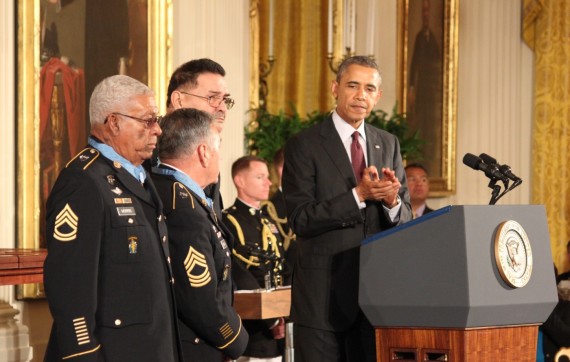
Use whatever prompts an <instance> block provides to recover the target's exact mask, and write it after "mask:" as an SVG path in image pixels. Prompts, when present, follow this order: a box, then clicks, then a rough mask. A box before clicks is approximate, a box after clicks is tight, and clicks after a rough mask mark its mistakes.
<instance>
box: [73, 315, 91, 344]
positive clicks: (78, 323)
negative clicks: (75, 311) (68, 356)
mask: <svg viewBox="0 0 570 362" xmlns="http://www.w3.org/2000/svg"><path fill="white" fill-rule="evenodd" d="M73 327H74V328H75V336H76V337H77V344H78V345H80V346H81V345H82V344H87V343H90V342H91V340H90V338H89V331H88V330H87V324H86V323H85V317H81V318H76V319H74V320H73Z"/></svg>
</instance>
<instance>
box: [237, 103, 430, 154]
mask: <svg viewBox="0 0 570 362" xmlns="http://www.w3.org/2000/svg"><path fill="white" fill-rule="evenodd" d="M251 112H253V113H254V114H255V118H254V119H252V120H251V121H250V122H249V124H248V126H247V127H246V129H245V146H246V149H247V150H248V153H249V154H252V155H256V156H259V157H261V158H263V159H264V160H266V161H267V162H268V163H271V162H272V161H273V156H274V155H275V153H276V152H277V150H279V149H280V148H281V147H283V146H284V145H285V143H286V142H287V140H288V139H289V137H291V136H293V135H294V134H296V133H298V132H300V131H301V130H303V129H305V128H308V127H311V126H312V125H314V124H316V123H319V122H322V121H323V120H324V119H326V118H327V117H328V116H329V112H319V111H314V112H312V113H309V114H307V116H306V117H305V118H302V117H301V116H299V114H298V113H297V111H296V110H294V111H293V113H292V114H290V115H289V114H286V113H285V112H284V111H283V110H281V111H280V112H279V113H278V114H271V113H269V112H267V111H266V110H263V109H253V110H251ZM366 122H368V123H370V124H371V125H373V126H375V127H377V128H380V129H383V130H385V131H387V132H390V133H392V134H393V135H394V136H396V137H397V138H398V140H399V141H400V151H401V153H402V158H403V159H404V160H405V159H407V158H410V159H414V160H418V159H421V152H420V147H421V145H422V144H423V142H424V141H422V140H421V139H420V138H419V132H415V133H413V134H411V135H410V134H409V131H408V124H407V122H406V114H405V113H398V111H397V105H394V108H393V109H392V114H391V115H390V116H388V113H386V112H384V111H383V110H380V109H378V110H373V111H372V112H371V113H370V116H368V118H366Z"/></svg>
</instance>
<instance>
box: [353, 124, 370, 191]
mask: <svg viewBox="0 0 570 362" xmlns="http://www.w3.org/2000/svg"><path fill="white" fill-rule="evenodd" d="M359 137H360V133H358V131H354V133H353V134H352V144H351V145H350V157H351V159H352V169H353V170H354V175H355V176H356V183H359V182H360V179H361V178H362V171H364V168H365V167H366V161H365V160H364V152H363V151H362V146H361V145H360V142H359V141H358V139H359Z"/></svg>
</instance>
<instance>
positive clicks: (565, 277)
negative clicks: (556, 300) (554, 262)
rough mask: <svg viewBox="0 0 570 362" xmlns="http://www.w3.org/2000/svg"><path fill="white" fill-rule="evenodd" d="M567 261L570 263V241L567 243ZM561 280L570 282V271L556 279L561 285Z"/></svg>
mask: <svg viewBox="0 0 570 362" xmlns="http://www.w3.org/2000/svg"><path fill="white" fill-rule="evenodd" d="M566 260H567V261H568V263H570V240H569V241H568V242H567V243H566ZM561 280H570V271H567V272H565V273H562V274H559V275H558V276H557V277H556V284H560V281H561Z"/></svg>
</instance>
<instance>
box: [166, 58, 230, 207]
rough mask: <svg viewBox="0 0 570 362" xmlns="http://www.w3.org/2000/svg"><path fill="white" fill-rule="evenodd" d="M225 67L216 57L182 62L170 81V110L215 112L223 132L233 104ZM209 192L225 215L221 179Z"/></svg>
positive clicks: (215, 117)
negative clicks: (193, 109)
mask: <svg viewBox="0 0 570 362" xmlns="http://www.w3.org/2000/svg"><path fill="white" fill-rule="evenodd" d="M225 75H226V71H225V70H224V68H223V67H222V66H221V65H220V64H218V63H216V62H215V61H213V60H211V59H208V58H202V59H193V60H191V61H189V62H186V63H184V64H182V65H181V66H179V67H178V68H177V69H176V70H175V71H174V73H172V76H171V77H170V81H169V82H168V94H167V97H168V98H167V101H166V107H167V112H172V111H173V110H175V109H180V108H195V109H199V110H201V111H203V112H206V113H210V114H211V115H213V116H214V125H215V127H216V128H217V129H218V131H219V132H220V133H221V132H222V130H223V127H224V122H225V120H226V112H227V111H229V110H230V109H232V107H233V106H234V100H233V99H232V98H231V97H230V93H229V90H228V86H227V84H226V79H225ZM205 191H206V194H207V195H208V196H209V197H211V198H212V199H213V200H214V209H215V210H216V213H217V214H218V217H219V218H221V217H222V209H223V208H224V205H223V202H222V198H221V196H220V182H219V178H218V182H214V183H212V184H210V185H209V186H207V187H206V189H205Z"/></svg>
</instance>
